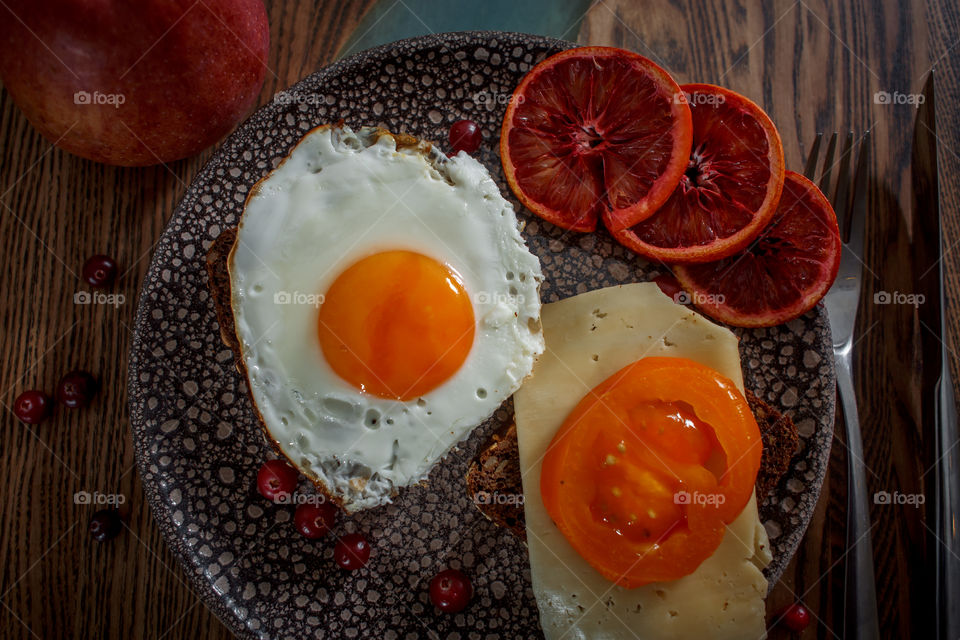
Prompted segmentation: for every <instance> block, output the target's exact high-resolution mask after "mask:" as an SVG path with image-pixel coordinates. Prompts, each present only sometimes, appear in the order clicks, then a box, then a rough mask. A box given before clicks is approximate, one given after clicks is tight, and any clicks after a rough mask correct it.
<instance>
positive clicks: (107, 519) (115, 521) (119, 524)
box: [88, 509, 123, 542]
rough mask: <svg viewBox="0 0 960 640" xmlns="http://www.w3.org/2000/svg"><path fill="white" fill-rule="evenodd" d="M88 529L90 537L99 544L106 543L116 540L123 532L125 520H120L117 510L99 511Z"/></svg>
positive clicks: (92, 518) (91, 520)
mask: <svg viewBox="0 0 960 640" xmlns="http://www.w3.org/2000/svg"><path fill="white" fill-rule="evenodd" d="M88 529H89V531H90V535H91V536H92V537H93V539H94V540H96V541H97V542H106V541H107V540H111V539H113V538H116V537H117V536H118V535H119V534H120V532H121V531H122V530H123V520H122V519H121V518H120V512H119V511H117V510H116V509H103V510H101V511H97V512H96V513H95V514H93V516H92V517H91V518H90V524H89V527H88Z"/></svg>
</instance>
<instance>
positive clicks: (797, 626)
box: [782, 602, 810, 631]
mask: <svg viewBox="0 0 960 640" xmlns="http://www.w3.org/2000/svg"><path fill="white" fill-rule="evenodd" d="M782 615H783V624H785V625H787V628H788V629H790V630H791V631H803V630H804V629H806V628H807V627H809V626H810V612H809V611H807V608H806V607H805V606H803V605H802V604H800V603H799V602H794V603H793V604H792V605H790V606H789V607H787V608H786V609H784V611H783V614H782Z"/></svg>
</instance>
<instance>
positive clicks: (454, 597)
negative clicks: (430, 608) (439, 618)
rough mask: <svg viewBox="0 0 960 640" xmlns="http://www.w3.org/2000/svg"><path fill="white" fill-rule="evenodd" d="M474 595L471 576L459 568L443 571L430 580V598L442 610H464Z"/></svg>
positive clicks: (451, 611)
mask: <svg viewBox="0 0 960 640" xmlns="http://www.w3.org/2000/svg"><path fill="white" fill-rule="evenodd" d="M472 597H473V585H472V584H470V578H468V577H467V576H466V574H464V573H463V572H462V571H458V570H457V569H447V570H446V571H441V572H440V573H438V574H437V575H435V576H433V580H431V581H430V600H431V601H432V602H433V605H434V606H435V607H436V608H437V609H440V611H446V612H447V613H456V612H457V611H463V610H464V608H466V606H467V604H468V603H469V602H470V598H472Z"/></svg>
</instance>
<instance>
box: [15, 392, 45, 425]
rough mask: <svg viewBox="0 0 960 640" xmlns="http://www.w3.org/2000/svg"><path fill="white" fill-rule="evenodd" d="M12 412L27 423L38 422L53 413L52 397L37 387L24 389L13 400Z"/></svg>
mask: <svg viewBox="0 0 960 640" xmlns="http://www.w3.org/2000/svg"><path fill="white" fill-rule="evenodd" d="M13 413H14V415H16V416H17V418H19V419H20V420H21V421H23V422H26V423H27V424H40V423H41V422H43V421H44V420H46V419H47V418H49V417H50V414H51V413H53V398H51V397H50V396H48V395H47V394H45V393H44V392H43V391H39V390H37V389H30V390H29V391H24V392H23V393H21V394H20V395H18V396H17V399H16V400H14V401H13Z"/></svg>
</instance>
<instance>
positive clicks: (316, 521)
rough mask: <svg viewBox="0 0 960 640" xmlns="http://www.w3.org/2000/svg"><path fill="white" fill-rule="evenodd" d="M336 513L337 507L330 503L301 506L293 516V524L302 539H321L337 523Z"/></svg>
mask: <svg viewBox="0 0 960 640" xmlns="http://www.w3.org/2000/svg"><path fill="white" fill-rule="evenodd" d="M337 511H338V509H337V507H336V506H335V505H333V504H332V503H330V502H322V503H320V504H301V505H299V506H298V507H297V511H296V513H295V514H294V516H293V523H294V525H295V526H296V527H297V531H299V532H300V533H302V534H303V535H304V537H307V538H310V539H314V538H322V537H323V536H325V535H327V534H328V533H329V532H330V529H332V528H333V525H335V524H336V523H337Z"/></svg>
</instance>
